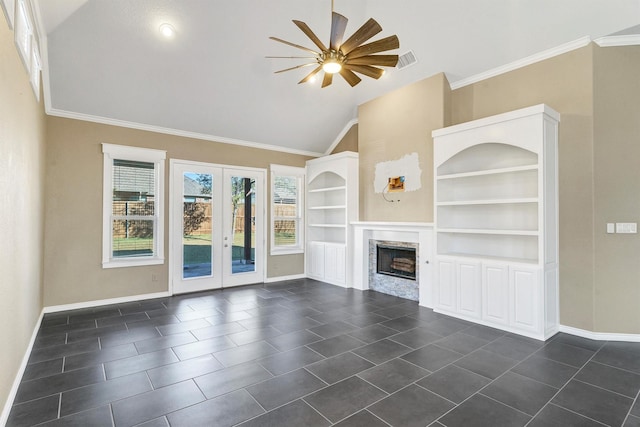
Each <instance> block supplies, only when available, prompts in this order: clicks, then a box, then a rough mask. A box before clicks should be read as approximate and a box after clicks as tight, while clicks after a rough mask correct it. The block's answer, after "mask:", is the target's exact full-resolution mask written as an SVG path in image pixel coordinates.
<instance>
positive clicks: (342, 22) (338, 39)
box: [329, 12, 349, 51]
mask: <svg viewBox="0 0 640 427" xmlns="http://www.w3.org/2000/svg"><path fill="white" fill-rule="evenodd" d="M348 21H349V20H348V19H347V18H345V17H344V16H342V15H340V14H339V13H336V12H333V13H331V40H330V41H329V48H330V49H332V50H335V51H337V50H338V49H340V45H341V44H342V38H343V37H344V30H346V29H347V22H348Z"/></svg>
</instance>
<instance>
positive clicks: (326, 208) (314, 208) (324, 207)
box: [308, 205, 347, 211]
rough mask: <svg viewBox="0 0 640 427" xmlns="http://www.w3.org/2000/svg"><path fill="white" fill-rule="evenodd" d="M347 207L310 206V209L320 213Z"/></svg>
mask: <svg viewBox="0 0 640 427" xmlns="http://www.w3.org/2000/svg"><path fill="white" fill-rule="evenodd" d="M346 208H347V207H346V206H345V205H337V206H310V207H309V208H308V209H309V210H311V211H316V210H317V211H319V210H328V209H346Z"/></svg>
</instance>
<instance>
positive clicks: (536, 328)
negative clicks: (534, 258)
mask: <svg viewBox="0 0 640 427" xmlns="http://www.w3.org/2000/svg"><path fill="white" fill-rule="evenodd" d="M540 286H541V284H540V283H539V272H538V270H537V269H533V268H527V267H519V266H518V267H511V268H510V269H509V294H510V296H511V303H510V304H509V305H510V309H511V313H510V318H511V322H510V323H511V326H513V327H514V328H517V329H522V330H525V331H530V332H540V329H541V328H540V297H539V295H540V292H539V291H540Z"/></svg>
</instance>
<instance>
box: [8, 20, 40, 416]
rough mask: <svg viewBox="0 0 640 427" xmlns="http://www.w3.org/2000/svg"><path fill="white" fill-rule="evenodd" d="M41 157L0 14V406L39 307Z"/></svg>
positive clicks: (22, 75)
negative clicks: (0, 341) (0, 343)
mask: <svg viewBox="0 0 640 427" xmlns="http://www.w3.org/2000/svg"><path fill="white" fill-rule="evenodd" d="M44 156H45V119H44V107H43V106H42V104H38V103H37V102H36V99H35V96H34V94H33V91H32V90H31V86H30V84H29V77H28V76H27V73H26V71H25V69H24V67H23V66H22V62H21V61H20V59H19V57H18V53H17V51H16V48H15V45H14V43H13V33H12V32H11V31H9V29H8V27H7V25H6V23H5V21H4V16H2V13H0V197H1V202H0V242H2V244H0V337H1V338H2V350H0V366H1V367H2V368H1V369H0V406H3V405H4V402H5V401H6V400H7V397H8V395H9V392H10V390H11V386H12V384H13V381H14V379H15V376H16V374H17V372H18V368H19V367H20V364H21V362H22V358H23V356H24V354H25V352H26V350H27V347H28V344H29V340H30V338H31V335H32V333H33V330H34V328H35V327H36V322H37V321H38V318H39V316H40V312H41V311H42V258H43V253H42V233H43V213H44ZM0 410H1V407H0ZM0 423H1V422H0Z"/></svg>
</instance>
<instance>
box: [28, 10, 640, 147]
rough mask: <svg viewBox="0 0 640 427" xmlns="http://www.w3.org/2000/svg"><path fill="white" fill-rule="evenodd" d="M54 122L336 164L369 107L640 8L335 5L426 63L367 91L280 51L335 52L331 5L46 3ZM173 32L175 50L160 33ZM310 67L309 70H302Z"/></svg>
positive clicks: (390, 73)
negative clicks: (324, 48) (310, 76)
mask: <svg viewBox="0 0 640 427" xmlns="http://www.w3.org/2000/svg"><path fill="white" fill-rule="evenodd" d="M34 3H35V4H34V7H35V9H36V18H37V20H38V26H39V29H40V32H41V33H43V34H42V38H41V50H42V56H43V62H44V89H45V102H46V106H47V111H48V113H49V114H53V115H59V116H66V117H76V118H83V119H87V120H94V121H98V122H105V123H114V124H121V125H124V126H131V127H137V128H142V129H151V130H158V131H164V132H168V133H174V134H179V135H187V136H195V137H199V138H204V139H210V140H216V141H221V142H231V143H239V144H247V145H255V146H263V147H266V148H273V147H277V148H278V149H282V150H285V151H291V152H299V153H306V154H311V153H325V152H326V151H327V150H328V149H329V148H330V147H331V146H332V145H333V144H334V143H335V142H336V141H337V140H338V139H339V138H340V137H341V136H342V135H343V134H344V132H345V131H346V130H348V128H349V127H350V126H351V125H352V124H353V123H354V121H355V120H356V119H357V106H358V105H359V104H361V103H363V102H366V101H368V100H370V99H373V98H375V97H378V96H380V95H382V94H384V93H386V92H389V91H391V90H393V89H396V88H399V87H401V86H404V85H407V84H409V83H412V82H415V81H418V80H420V79H423V78H425V77H428V76H431V75H433V74H436V73H439V72H444V73H445V74H446V76H447V78H448V79H449V82H450V83H452V85H453V86H455V85H456V84H458V85H462V84H464V82H465V81H468V80H469V79H471V78H472V76H477V75H479V74H482V73H486V72H488V71H489V70H493V69H496V68H498V67H501V66H504V65H505V64H510V63H513V62H516V61H520V60H522V59H523V58H527V57H530V56H532V55H536V54H539V53H541V52H544V51H548V50H550V49H554V48H558V47H560V49H562V46H571V43H573V42H575V41H576V40H579V39H580V40H581V41H582V42H584V41H585V40H586V39H585V38H586V37H589V38H590V39H591V40H593V39H597V38H600V37H603V36H608V35H612V34H632V33H633V34H635V33H640V31H638V30H639V29H640V0H394V1H391V0H386V1H383V0H335V11H336V12H339V13H341V14H342V15H344V16H346V17H347V18H349V24H348V26H347V30H346V36H349V35H350V34H351V33H353V32H354V31H355V30H356V29H358V28H359V27H360V26H361V25H362V24H363V23H364V22H365V21H366V20H367V19H368V18H371V17H373V18H374V19H376V20H377V21H378V22H379V23H380V25H381V26H382V28H383V31H382V33H380V34H379V35H378V36H376V37H374V38H373V39H372V40H376V39H378V38H381V37H385V36H389V35H392V34H397V35H398V37H399V39H400V49H398V50H397V51H395V52H390V53H398V54H403V53H405V52H407V51H409V50H411V51H412V52H413V53H414V54H415V56H416V58H417V60H418V62H417V63H416V64H415V65H413V66H410V67H407V68H404V69H401V70H399V69H395V68H393V69H388V70H387V72H386V73H385V75H384V76H383V77H382V78H381V79H380V80H373V79H370V78H368V77H362V78H363V81H362V83H360V84H359V85H358V86H356V87H353V88H352V87H350V86H349V85H348V84H347V83H346V82H345V81H344V80H342V79H339V78H338V79H335V80H334V83H333V85H331V86H329V87H327V88H324V89H321V88H320V81H321V79H319V81H316V82H315V83H306V84H302V85H298V84H297V82H298V81H299V80H301V79H302V77H304V76H305V75H306V74H307V73H308V72H309V71H310V69H309V68H303V69H300V70H295V71H290V72H286V73H281V74H274V71H276V70H279V69H283V68H288V67H291V66H294V65H297V64H299V63H301V62H300V60H298V61H296V60H292V59H266V58H265V56H267V55H276V56H292V55H300V54H301V53H302V55H304V52H303V51H298V50H297V49H295V48H293V47H289V46H286V45H284V44H280V43H277V42H275V41H272V40H269V36H276V37H279V38H282V39H285V40H288V41H291V42H294V43H297V44H301V45H304V46H308V47H313V45H312V43H311V42H310V41H309V40H308V39H307V37H306V36H305V35H304V34H303V33H302V32H301V31H300V30H299V29H298V28H297V27H296V26H295V25H294V24H293V23H292V22H291V20H292V19H298V20H301V21H304V22H306V23H307V24H308V25H309V26H310V27H311V29H312V30H313V31H314V32H315V33H316V34H317V35H318V36H319V37H320V38H321V39H322V40H323V41H325V42H328V38H329V30H330V12H331V1H330V0H273V1H265V0H179V1H178V0H135V1H133V0H35V2H34ZM162 23H170V24H171V25H172V26H173V27H174V28H175V29H176V34H175V36H174V37H173V38H171V39H166V38H163V37H162V36H161V35H160V33H159V26H160V25H161V24H162ZM302 62H304V61H302Z"/></svg>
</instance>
